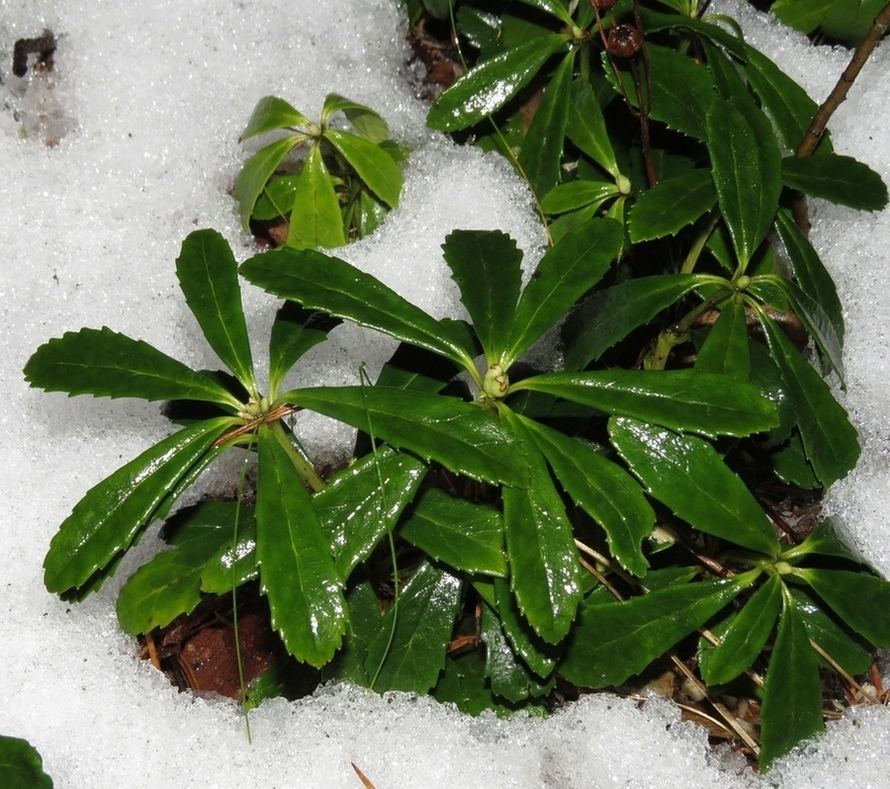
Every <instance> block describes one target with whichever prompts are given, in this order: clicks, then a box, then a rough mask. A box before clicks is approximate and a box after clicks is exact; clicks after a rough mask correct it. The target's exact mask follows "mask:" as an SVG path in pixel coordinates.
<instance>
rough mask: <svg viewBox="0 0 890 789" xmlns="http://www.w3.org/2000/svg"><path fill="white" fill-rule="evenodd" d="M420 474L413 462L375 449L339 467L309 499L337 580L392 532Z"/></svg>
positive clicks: (420, 465) (418, 465)
mask: <svg viewBox="0 0 890 789" xmlns="http://www.w3.org/2000/svg"><path fill="white" fill-rule="evenodd" d="M426 471H427V469H426V466H424V465H423V463H421V462H420V461H419V460H417V459H416V458H413V457H411V456H409V455H404V454H400V453H398V452H395V451H394V450H393V449H392V448H391V447H380V448H379V449H377V450H375V452H373V453H372V454H370V455H367V456H366V457H363V458H362V459H361V460H358V461H356V462H355V463H353V464H352V465H351V466H348V467H347V468H345V469H343V471H341V472H340V473H338V474H337V475H336V476H334V477H333V478H332V479H331V480H330V481H329V482H328V484H327V486H326V487H325V488H324V490H322V491H321V492H320V493H318V494H316V495H315V496H314V497H313V499H312V504H313V506H314V507H315V511H316V512H317V513H318V519H319V521H320V522H321V525H322V530H323V532H324V533H325V535H326V538H327V541H328V544H329V545H330V546H331V548H332V550H333V556H334V562H335V564H336V565H337V570H338V571H339V572H340V575H341V577H343V578H348V577H349V574H350V573H351V572H352V570H353V569H354V568H355V566H356V565H357V564H358V563H359V562H361V561H364V560H365V559H367V558H368V556H369V555H370V553H371V551H373V550H374V548H376V547H377V543H379V542H380V540H381V539H382V538H383V536H384V535H385V534H386V533H387V532H389V531H391V530H392V528H393V526H395V524H396V521H398V519H399V515H401V513H402V510H403V509H404V508H405V507H406V505H407V504H409V503H410V502H411V500H412V499H413V498H414V496H415V494H416V493H417V489H418V488H419V487H420V483H421V482H422V481H423V478H424V476H425V474H426ZM381 483H382V484H381Z"/></svg>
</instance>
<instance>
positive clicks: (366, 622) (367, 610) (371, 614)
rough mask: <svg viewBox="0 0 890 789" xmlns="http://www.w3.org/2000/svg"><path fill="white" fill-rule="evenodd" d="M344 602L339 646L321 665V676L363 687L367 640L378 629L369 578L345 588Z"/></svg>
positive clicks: (376, 603) (377, 604) (378, 618)
mask: <svg viewBox="0 0 890 789" xmlns="http://www.w3.org/2000/svg"><path fill="white" fill-rule="evenodd" d="M346 604H347V606H348V607H349V623H348V624H347V627H346V636H345V638H344V639H343V647H342V648H341V649H340V651H339V652H338V653H337V655H336V657H335V658H334V660H333V661H332V662H331V663H330V664H328V665H327V666H325V667H324V669H323V670H322V677H323V678H324V679H327V678H329V677H331V676H333V677H334V678H336V679H338V680H342V681H345V682H354V683H356V684H358V685H363V686H365V687H367V686H368V684H369V683H370V681H371V678H370V677H369V676H368V672H367V671H366V670H365V658H366V657H367V654H368V644H370V643H371V639H373V638H374V636H376V635H377V633H378V632H379V630H380V623H381V620H382V616H381V614H380V601H379V600H378V599H377V595H376V593H375V592H374V587H373V585H372V584H371V582H370V581H365V582H363V583H359V584H356V585H355V586H354V587H353V588H352V589H351V590H350V591H349V593H348V594H347V595H346ZM375 668H376V667H375Z"/></svg>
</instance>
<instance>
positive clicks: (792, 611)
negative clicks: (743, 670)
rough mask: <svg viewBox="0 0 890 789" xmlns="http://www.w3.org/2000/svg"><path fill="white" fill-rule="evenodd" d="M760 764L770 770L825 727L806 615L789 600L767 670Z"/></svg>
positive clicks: (816, 666) (820, 693)
mask: <svg viewBox="0 0 890 789" xmlns="http://www.w3.org/2000/svg"><path fill="white" fill-rule="evenodd" d="M760 720H761V729H760V748H761V750H760V764H761V767H762V769H764V770H768V769H769V767H770V765H771V764H772V763H773V762H774V761H775V760H776V759H778V758H779V757H780V756H784V755H785V754H786V753H788V752H789V751H790V750H791V749H792V748H794V747H795V746H796V745H797V744H798V743H799V742H800V741H801V740H805V739H807V738H808V737H812V736H813V735H814V734H817V733H818V732H820V731H822V729H823V724H822V685H821V683H820V681H819V666H818V663H817V661H816V653H815V652H814V651H813V649H812V647H810V639H809V636H808V635H807V630H806V627H805V625H804V622H803V618H802V617H801V615H800V613H799V612H798V610H797V607H796V606H795V605H793V604H787V603H786V605H785V606H784V610H783V611H782V617H781V619H780V620H779V633H778V635H777V636H776V643H775V645H774V646H773V652H772V659H771V660H770V664H769V669H768V670H767V672H766V685H765V687H764V689H763V706H762V707H761V710H760Z"/></svg>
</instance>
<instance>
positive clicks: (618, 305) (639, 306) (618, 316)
mask: <svg viewBox="0 0 890 789" xmlns="http://www.w3.org/2000/svg"><path fill="white" fill-rule="evenodd" d="M696 282H697V275H695V274H664V275H656V276H652V277H640V278H638V279H630V280H627V281H626V282H622V283H621V284H620V285H614V286H613V287H611V288H609V289H608V290H605V291H603V292H602V293H599V294H597V295H596V296H594V297H593V298H592V299H590V300H589V301H588V302H586V303H585V304H584V306H583V307H582V308H581V315H582V317H584V318H586V320H585V323H584V327H583V328H582V329H581V331H580V332H579V333H578V334H577V336H575V337H574V338H573V339H572V340H571V341H570V342H569V343H568V344H567V346H566V349H565V366H566V369H567V370H579V369H581V368H583V367H586V366H587V365H588V364H590V362H592V361H594V360H595V359H599V357H600V356H601V355H602V354H603V353H604V352H605V351H606V350H608V349H609V348H611V347H612V346H613V345H614V344H615V343H616V342H619V341H620V340H623V339H624V338H625V337H626V336H627V335H628V334H630V332H632V331H633V330H634V329H636V328H637V327H638V326H642V325H643V324H645V323H648V322H649V321H651V320H652V318H654V317H655V316H656V315H657V314H658V313H659V312H661V311H662V310H663V309H666V308H667V307H669V306H670V305H671V304H674V303H675V302H676V301H677V300H679V299H680V298H682V297H683V296H685V295H686V294H687V293H689V291H691V290H692V289H693V288H694V287H695V284H696Z"/></svg>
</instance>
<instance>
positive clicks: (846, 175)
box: [782, 153, 887, 211]
mask: <svg viewBox="0 0 890 789" xmlns="http://www.w3.org/2000/svg"><path fill="white" fill-rule="evenodd" d="M782 183H784V184H785V186H790V187H791V188H792V189H798V190H799V191H801V192H804V193H805V194H808V195H810V196H811V197H821V198H822V199H823V200H828V202H829V203H835V204H840V205H847V206H850V208H856V209H857V210H859V211H880V210H881V209H882V208H884V207H885V206H886V205H887V185H886V184H885V183H884V181H883V180H882V179H881V176H880V175H878V174H877V173H876V172H875V171H874V170H872V169H871V167H869V166H868V165H867V164H863V163H862V162H859V161H857V160H856V159H854V158H853V157H852V156H838V155H837V154H835V153H826V154H823V155H822V156H787V157H785V158H784V159H782Z"/></svg>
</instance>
